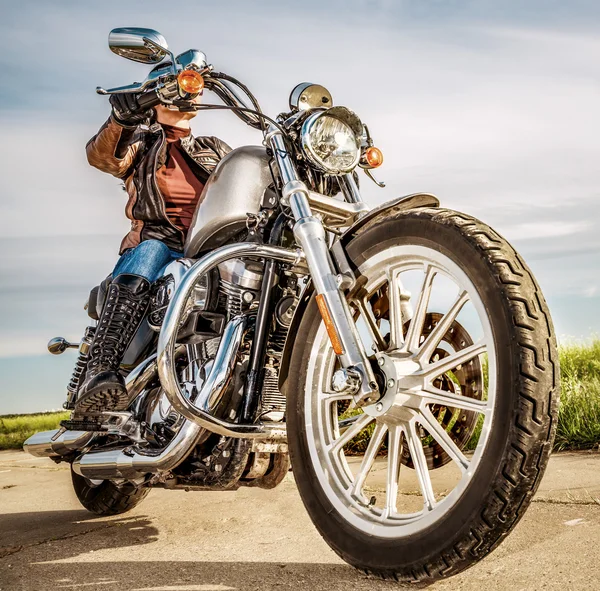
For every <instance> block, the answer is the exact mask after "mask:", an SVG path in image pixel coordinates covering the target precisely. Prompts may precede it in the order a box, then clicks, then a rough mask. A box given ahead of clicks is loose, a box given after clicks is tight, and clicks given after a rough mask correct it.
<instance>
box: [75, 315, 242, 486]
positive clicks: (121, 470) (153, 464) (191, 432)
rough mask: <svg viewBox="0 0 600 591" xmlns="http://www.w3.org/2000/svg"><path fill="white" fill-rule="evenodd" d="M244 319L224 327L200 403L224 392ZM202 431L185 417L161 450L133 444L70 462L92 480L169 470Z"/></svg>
mask: <svg viewBox="0 0 600 591" xmlns="http://www.w3.org/2000/svg"><path fill="white" fill-rule="evenodd" d="M246 322H247V318H246V317H245V316H236V317H235V318H233V319H232V320H231V321H230V322H229V323H228V324H227V326H226V327H225V330H224V331H223V336H222V337H221V342H220V343H219V348H218V350H217V353H216V355H215V362H214V363H213V366H212V369H211V371H210V373H209V375H208V376H207V378H206V380H205V381H204V384H203V385H202V388H201V390H200V392H199V393H198V396H197V398H196V400H197V401H198V402H199V403H200V404H202V405H203V406H204V405H207V404H208V405H209V406H210V407H211V408H214V407H215V406H216V405H217V404H218V401H219V400H220V399H221V396H222V395H223V393H224V392H225V389H226V387H227V385H228V384H229V382H230V380H231V375H232V372H233V368H234V366H235V359H236V355H237V352H238V350H239V348H240V344H241V342H242V337H243V336H244V331H245V328H246ZM203 431H204V429H203V427H201V426H200V425H198V424H197V423H195V422H193V421H190V420H188V419H186V420H185V422H184V423H183V424H182V425H181V427H180V429H179V431H178V432H177V435H175V436H174V437H173V439H172V440H171V441H170V442H169V444H168V445H167V446H166V447H165V448H164V449H162V450H156V449H145V448H142V447H139V446H137V445H132V446H129V447H124V448H118V449H113V450H109V451H91V452H89V453H86V454H83V455H82V456H81V457H80V458H78V459H77V460H75V461H74V462H73V470H74V471H75V472H76V473H77V474H79V475H81V476H84V477H85V478H90V479H93V480H110V479H115V478H126V479H135V478H139V477H142V476H144V475H146V474H156V473H159V472H165V471H167V470H172V469H173V468H175V467H177V466H178V465H179V464H180V463H181V462H182V461H183V460H184V459H185V458H186V457H187V456H188V454H189V453H190V452H191V450H192V449H193V448H194V446H195V445H196V443H197V442H198V439H199V438H200V435H201V434H202V433H203Z"/></svg>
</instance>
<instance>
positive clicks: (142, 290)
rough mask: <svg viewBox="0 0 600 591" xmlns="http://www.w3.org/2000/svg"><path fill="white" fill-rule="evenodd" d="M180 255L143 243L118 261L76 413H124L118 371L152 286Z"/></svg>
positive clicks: (124, 400) (124, 392)
mask: <svg viewBox="0 0 600 591" xmlns="http://www.w3.org/2000/svg"><path fill="white" fill-rule="evenodd" d="M179 256H181V253H176V252H174V251H171V250H170V249H169V248H168V247H167V246H166V245H165V244H164V243H162V242H159V241H158V240H147V241H144V242H142V243H141V244H139V245H138V246H136V247H135V248H133V249H130V250H128V251H126V252H125V253H123V255H122V256H121V258H120V259H119V261H118V262H117V264H116V266H115V269H114V271H113V278H114V279H113V281H112V283H111V284H110V285H109V287H108V291H107V294H106V300H105V303H104V308H103V309H102V314H101V315H100V318H99V320H98V326H97V327H96V332H95V334H94V338H93V340H92V343H91V345H90V350H89V357H88V367H87V372H86V375H85V381H84V383H83V384H82V386H81V388H80V390H79V395H78V397H77V402H76V405H75V412H76V413H77V414H85V413H86V412H97V411H102V410H124V409H125V408H126V406H127V390H126V388H125V381H124V379H123V377H122V376H121V374H120V373H119V366H120V364H121V361H122V360H123V356H124V354H125V351H126V350H127V347H128V346H129V344H130V343H131V339H132V338H133V336H134V335H135V333H136V331H137V329H138V327H139V325H140V323H141V322H142V320H143V318H144V316H145V314H146V310H147V308H148V304H149V301H150V285H151V282H153V281H155V280H156V279H157V278H158V277H159V276H160V274H161V272H162V270H163V269H164V267H165V266H166V265H167V264H168V263H170V262H171V261H172V260H173V259H174V258H177V257H179Z"/></svg>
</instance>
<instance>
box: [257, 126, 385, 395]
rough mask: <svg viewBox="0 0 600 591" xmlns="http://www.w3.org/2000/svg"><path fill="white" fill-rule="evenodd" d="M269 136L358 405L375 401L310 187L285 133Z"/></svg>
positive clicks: (366, 363)
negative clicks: (353, 376)
mask: <svg viewBox="0 0 600 591" xmlns="http://www.w3.org/2000/svg"><path fill="white" fill-rule="evenodd" d="M266 140H267V143H268V145H269V147H270V148H271V150H272V151H273V154H274V156H275V160H276V162H277V164H278V167H279V172H280V174H281V180H282V182H283V189H282V202H283V204H284V205H288V204H289V206H290V208H291V210H292V213H293V215H294V219H295V220H296V224H295V225H294V236H295V237H296V240H297V241H298V243H299V245H300V246H301V247H302V250H303V251H304V255H305V256H306V262H307V264H308V268H309V270H310V275H311V278H312V281H313V283H314V286H315V289H316V292H317V294H318V295H321V296H322V297H323V299H324V300H325V303H326V306H327V309H328V311H329V314H330V316H331V320H332V323H333V325H334V327H335V331H336V333H337V336H338V337H339V340H340V343H341V350H342V352H341V354H339V355H338V358H339V360H340V363H341V364H342V366H343V367H345V368H353V369H355V370H357V371H358V372H359V374H360V378H361V379H360V384H359V385H358V389H357V391H356V392H355V393H354V400H355V402H356V404H357V405H358V406H363V405H365V404H370V403H372V402H375V401H376V400H377V399H378V398H379V395H378V388H377V382H376V381H375V375H374V373H373V369H372V368H371V364H370V362H369V360H368V358H367V355H366V352H365V348H364V345H363V343H362V340H361V338H360V336H359V334H358V331H357V330H356V326H355V324H354V320H353V317H352V313H351V311H350V308H349V306H348V303H347V302H346V298H345V297H344V294H343V293H342V292H341V291H340V288H339V279H338V276H337V273H336V271H335V269H334V266H333V261H332V259H331V255H330V253H329V247H328V246H327V242H326V237H325V229H324V228H323V224H322V223H321V221H320V220H319V219H318V218H316V217H315V216H313V215H312V211H311V209H310V204H309V201H308V196H309V191H308V188H307V187H306V185H305V184H304V183H303V182H302V181H300V180H299V178H298V173H297V172H296V168H295V166H294V163H293V162H292V158H291V156H290V154H289V152H288V150H287V148H286V145H285V139H284V137H283V134H282V133H281V132H280V131H279V130H278V129H276V128H275V127H272V129H270V130H269V133H268V134H267V137H266Z"/></svg>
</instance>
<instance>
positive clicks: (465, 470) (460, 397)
mask: <svg viewBox="0 0 600 591" xmlns="http://www.w3.org/2000/svg"><path fill="white" fill-rule="evenodd" d="M346 250H347V254H348V257H349V259H350V262H351V264H352V265H353V267H354V271H355V274H356V276H357V285H358V287H357V288H354V290H353V292H351V293H349V294H348V299H349V302H350V304H351V307H354V309H355V311H356V316H357V318H363V328H362V330H361V329H359V332H360V333H362V334H365V332H366V329H365V326H366V328H368V330H369V331H370V333H371V334H372V335H373V345H374V348H375V350H376V351H377V353H376V355H374V356H373V365H374V367H375V368H377V365H380V366H381V367H383V369H385V370H386V371H388V374H386V375H384V376H383V382H380V383H383V384H385V383H386V381H387V382H388V384H390V383H391V384H392V386H390V388H389V389H387V390H385V388H386V386H383V388H384V396H383V398H382V399H381V403H382V404H381V406H382V407H385V408H384V409H383V410H379V411H377V410H374V405H372V407H370V408H367V409H363V413H362V415H360V416H359V417H358V419H357V420H356V422H355V423H354V425H353V426H351V427H350V428H347V430H346V431H342V428H341V427H340V425H341V423H340V422H339V420H340V418H342V419H344V418H345V419H346V421H347V412H346V414H344V411H345V409H346V408H347V401H344V400H343V399H342V398H340V397H339V396H338V397H337V398H334V397H332V396H330V394H331V393H330V392H327V391H326V390H327V389H328V384H330V381H329V382H328V380H330V376H331V374H332V372H333V370H334V369H335V367H336V365H335V364H336V361H335V356H334V355H333V353H332V352H331V346H330V345H329V342H328V340H327V338H326V333H325V331H324V329H323V324H322V321H321V318H320V316H319V314H318V309H317V305H316V302H315V299H314V297H313V298H312V300H311V301H310V303H309V305H308V308H307V310H306V312H305V315H304V317H303V319H302V321H301V323H300V326H299V329H298V332H297V336H296V340H297V342H298V343H302V346H301V347H294V349H293V353H292V357H291V360H290V371H289V374H288V379H287V380H286V383H285V385H284V390H285V393H286V396H287V400H288V402H287V404H288V441H289V449H290V456H291V460H292V466H293V472H294V476H295V479H296V482H297V485H298V489H299V492H300V495H301V497H302V500H303V502H304V504H305V506H306V508H307V511H308V513H309V515H310V517H311V519H312V520H313V522H314V524H315V526H316V527H317V529H318V530H319V532H320V533H321V535H322V536H323V537H324V539H325V540H326V542H327V543H328V544H329V545H330V546H331V547H332V549H333V550H334V551H335V552H337V553H338V554H339V555H340V556H341V557H342V558H343V559H344V560H345V561H347V562H348V563H350V564H352V565H354V566H355V567H357V568H359V569H361V570H363V571H365V572H367V573H371V574H374V575H378V576H380V577H382V578H385V579H394V580H398V581H410V582H417V581H418V582H432V581H434V580H437V579H440V578H444V577H447V576H451V575H454V574H456V573H458V572H460V571H462V570H464V569H465V568H468V567H469V566H471V565H472V564H474V563H475V562H477V561H479V560H481V559H482V558H483V557H485V556H486V555H487V554H488V553H489V552H491V551H492V550H493V549H494V548H495V547H496V546H497V545H498V544H499V543H500V541H501V540H502V539H503V537H505V536H506V535H507V534H508V533H509V532H510V531H511V530H512V529H513V528H514V527H515V525H516V524H517V522H518V521H519V519H520V518H521V517H522V516H523V514H524V512H525V510H526V508H527V507H528V505H529V503H530V502H531V499H532V496H533V494H534V493H535V491H536V489H537V487H538V485H539V483H540V480H541V477H542V475H543V473H544V469H545V467H546V464H547V462H548V457H549V454H550V451H551V448H552V442H553V439H554V434H555V429H556V418H557V409H558V397H559V368H558V356H557V351H556V341H555V337H554V334H553V329H552V322H551V319H550V314H549V311H548V308H547V305H546V302H545V300H544V298H543V296H542V293H541V291H540V289H539V287H538V285H537V283H536V281H535V279H534V277H533V275H532V274H531V272H530V271H529V269H528V267H527V266H526V264H525V263H524V262H523V260H522V259H521V257H520V256H519V255H518V254H517V253H516V251H515V250H514V249H513V248H512V247H511V246H510V245H509V244H508V243H507V242H506V241H505V240H504V239H503V238H502V237H500V236H499V235H498V234H497V233H495V232H494V231H493V230H492V229H491V228H489V227H488V226H486V225H485V224H483V223H482V222H480V221H478V220H476V219H474V218H472V217H469V216H467V215H464V214H461V213H457V212H454V211H450V210H445V209H416V210H409V211H403V212H400V213H398V214H395V215H394V216H391V217H388V218H378V219H376V220H375V221H373V222H371V223H370V224H368V225H367V226H366V227H365V228H364V229H362V231H360V232H359V233H358V235H357V236H355V237H354V238H352V240H351V241H350V242H349V243H348V245H347V249H346ZM421 268H422V273H423V279H422V284H421V290H420V291H419V293H414V294H413V295H414V296H415V298H414V300H415V318H416V320H414V321H413V320H410V322H408V321H407V320H406V318H405V317H404V316H403V314H401V312H400V303H401V299H402V298H401V297H400V294H398V293H397V291H398V289H399V290H400V293H402V290H403V286H402V283H401V282H402V281H404V280H401V279H400V277H405V276H408V275H409V274H410V272H413V271H418V270H419V269H421ZM402 273H405V275H402ZM438 276H439V277H440V278H441V279H440V284H439V285H440V286H441V288H442V289H441V291H442V296H441V300H440V301H442V300H443V298H444V296H445V295H446V294H447V292H448V289H449V288H448V287H447V285H446V283H444V281H446V280H447V279H449V280H450V282H449V283H448V285H450V284H451V283H452V281H454V282H455V283H456V284H457V287H458V294H459V295H458V296H457V299H456V300H454V301H453V304H451V305H450V309H449V311H448V312H446V320H444V316H443V315H441V316H440V315H439V314H437V312H439V310H436V312H435V314H432V312H433V310H431V306H433V304H432V303H431V302H434V300H431V298H432V295H431V294H432V293H433V287H432V286H435V285H436V284H435V283H434V282H435V281H437V279H435V277H438ZM442 280H443V281H442ZM397 282H398V283H400V286H398V285H397ZM444 286H446V287H444ZM424 293H425V294H426V296H425V295H423V294H424ZM373 294H374V295H373ZM461 294H462V295H461ZM465 294H466V295H465ZM461 297H462V298H463V300H464V301H463V300H461ZM373 302H374V303H373ZM381 302H383V304H382V303H381ZM386 302H387V311H386ZM464 302H468V303H469V305H471V303H472V308H473V309H474V313H473V314H471V317H472V318H476V319H478V321H479V322H480V323H481V327H482V328H481V331H482V333H483V337H481V338H480V339H479V340H477V341H475V339H473V340H472V341H468V342H466V343H465V341H464V340H463V341H462V345H463V347H464V348H463V349H462V350H461V349H460V344H459V345H458V346H456V347H455V348H453V347H452V346H449V345H448V343H452V342H453V341H452V339H449V338H448V335H449V333H450V331H452V332H454V331H455V330H456V331H461V330H464V326H463V324H464V323H465V322H466V321H465V320H463V319H462V318H461V316H460V314H462V308H463V306H464ZM428 306H430V307H429V308H428ZM457 310H458V311H457ZM376 312H377V314H378V315H379V316H378V317H376V316H377V314H376ZM465 314H466V313H465ZM386 315H387V318H386ZM450 315H452V317H451V316H450ZM466 315H467V316H468V314H466ZM427 318H436V322H435V324H434V326H429V327H426V326H425V325H424V323H425V322H426V319H427ZM457 318H458V320H457ZM399 319H400V320H399ZM467 321H468V318H467ZM386 323H387V326H388V327H389V329H388V332H389V334H383V333H384V332H385V331H384V326H386ZM461 323H462V324H461ZM357 324H358V321H357ZM411 324H413V325H414V328H411ZM436 326H438V327H439V329H438V330H437V331H436ZM426 329H428V331H427V330H426ZM474 330H475V329H474ZM375 333H378V334H375ZM446 333H448V334H446ZM434 334H435V336H432V337H431V338H429V336H430V335H434ZM445 335H446V336H445ZM444 342H445V344H444ZM473 342H474V343H475V344H471V343H473ZM479 343H482V344H480V345H478V344H479ZM483 345H485V346H483ZM448 349H450V350H449V351H448ZM469 352H472V353H473V355H471V356H470V357H469V356H468V355H470V353H469ZM381 359H382V360H383V361H380V360H381ZM454 360H458V361H460V363H457V364H456V365H454V366H452V363H453V362H454ZM377 361H379V363H377ZM467 365H469V366H470V367H471V371H470V373H469V372H466V373H465V372H464V371H463V367H464V366H467ZM450 366H451V367H450ZM438 369H439V370H440V371H441V369H443V370H444V372H443V373H441V374H440V373H439V371H438V373H435V372H436V371H437V370H438ZM389 372H396V373H397V375H396V374H394V377H395V378H396V381H394V380H390V379H389V375H390V373H389ZM427 372H429V373H427ZM461 372H462V373H461ZM485 372H487V375H484V373H485ZM467 374H468V376H469V377H468V379H466V378H464V375H467ZM475 374H476V375H475ZM423 376H425V377H423ZM427 376H431V377H430V378H427V379H429V380H430V381H429V382H427V381H426V377H427ZM434 378H435V379H434ZM420 380H425V381H423V382H422V383H423V384H424V385H423V386H422V387H421V381H420ZM484 382H485V392H484V391H483V390H482V388H476V387H471V389H470V390H469V384H473V383H477V384H483V383H484ZM432 384H433V386H432ZM329 390H330V388H329ZM434 395H435V396H437V398H436V397H435V396H434ZM432 400H434V401H435V403H433V402H431V401H432ZM451 404H456V405H457V406H456V407H452V406H451ZM340 405H342V407H341V408H340ZM468 413H478V414H479V419H478V421H479V423H480V426H481V435H480V436H479V440H478V443H477V445H476V448H475V450H474V453H473V454H472V455H470V453H469V452H468V451H467V450H466V448H465V445H466V444H465V440H464V438H462V439H460V438H458V437H455V436H454V435H453V434H452V429H453V428H455V426H456V424H457V421H459V420H464V421H465V424H468V425H475V424H476V423H477V421H473V420H467V415H468ZM342 415H343V416H342ZM432 417H433V420H432ZM448 417H450V418H448ZM482 417H483V418H482ZM471 418H472V417H471ZM373 424H374V428H373ZM459 427H460V425H459ZM370 429H373V430H372V431H370ZM455 430H456V429H455ZM442 431H444V432H445V434H446V435H444V432H442ZM350 436H353V437H354V438H355V439H356V437H359V438H362V439H364V440H366V441H369V443H368V444H367V445H366V450H365V451H364V457H363V459H362V462H361V463H360V466H359V467H358V469H357V468H356V466H357V463H356V462H354V463H353V459H352V458H351V457H350V456H349V455H348V456H347V453H348V448H349V446H350V445H351V443H352V442H351V441H349V438H350ZM386 437H387V445H388V459H387V462H386V464H387V476H386V489H385V501H384V503H383V506H381V507H378V506H377V497H376V495H373V496H372V497H371V498H370V499H369V494H370V493H369V492H367V491H368V490H371V491H372V490H378V489H377V487H373V488H371V489H368V487H367V486H366V485H365V482H366V479H367V478H370V477H371V471H372V468H373V466H374V465H375V463H376V461H377V460H376V459H375V458H376V456H377V453H378V451H380V448H381V445H382V444H383V443H384V442H385V440H386ZM355 439H353V440H352V441H355ZM336 442H337V443H336ZM428 447H429V448H431V450H433V451H432V452H431V454H430V456H431V455H432V454H433V457H427V454H426V453H425V451H427V448H428ZM436 450H437V451H438V453H443V452H446V453H447V454H448V455H449V456H450V457H451V459H452V460H453V463H452V462H451V463H452V465H453V466H454V467H456V468H457V469H458V471H459V476H457V479H458V480H457V482H456V485H455V487H454V488H453V489H452V490H451V491H450V492H448V491H445V492H444V494H440V493H439V492H436V491H435V490H434V485H433V484H432V482H433V481H432V478H431V474H430V473H432V472H433V471H434V470H435V469H436V468H437V467H441V466H442V465H443V464H444V462H443V461H441V460H439V458H438V460H439V461H438V464H435V457H437V456H435V453H436ZM401 465H402V469H401ZM411 470H414V471H415V472H416V475H417V476H418V479H417V480H418V483H419V485H418V486H419V488H420V489H421V496H422V500H423V503H422V506H421V508H420V509H419V508H417V509H416V510H415V507H414V503H413V501H414V499H412V497H411V496H410V495H412V492H409V491H405V492H406V494H404V495H403V494H399V495H398V494H397V491H398V486H399V478H400V476H401V475H402V473H403V472H405V473H406V472H409V471H411ZM408 476H411V475H410V473H409V474H408ZM434 480H435V479H434ZM401 493H402V491H401ZM398 498H400V502H399V501H398ZM411 503H413V504H412V505H411ZM400 504H406V505H407V506H409V507H410V510H409V509H407V510H408V511H409V512H408V513H402V512H401V511H402V508H401V507H400V508H399V507H398V506H399V505H400Z"/></svg>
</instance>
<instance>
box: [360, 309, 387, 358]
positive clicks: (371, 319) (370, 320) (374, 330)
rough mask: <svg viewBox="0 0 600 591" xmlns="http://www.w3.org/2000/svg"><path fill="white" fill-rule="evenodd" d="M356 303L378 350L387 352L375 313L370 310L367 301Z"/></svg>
mask: <svg viewBox="0 0 600 591" xmlns="http://www.w3.org/2000/svg"><path fill="white" fill-rule="evenodd" d="M355 303H356V305H357V307H358V310H359V312H360V314H361V316H362V317H363V318H364V320H365V324H366V326H367V329H368V331H369V334H370V335H371V338H372V339H373V342H374V343H375V344H376V345H377V349H378V350H379V351H385V350H386V349H387V344H386V342H385V341H384V340H383V336H381V331H380V330H379V326H377V320H376V319H375V316H374V315H373V312H372V311H371V310H370V309H369V306H368V304H367V302H366V301H365V300H355Z"/></svg>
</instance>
